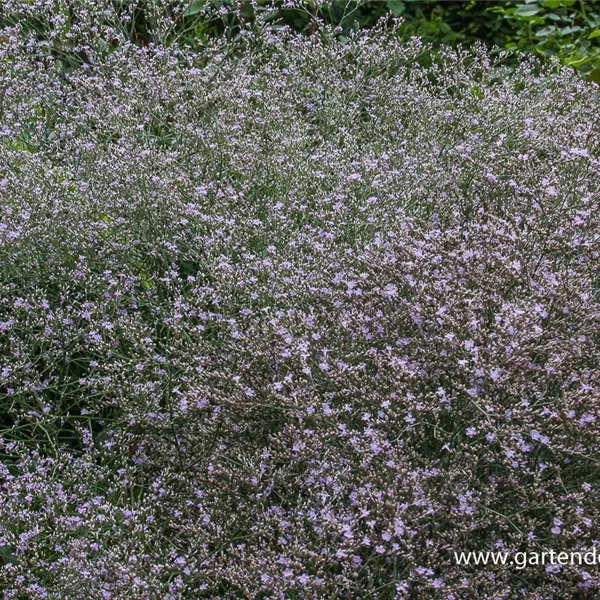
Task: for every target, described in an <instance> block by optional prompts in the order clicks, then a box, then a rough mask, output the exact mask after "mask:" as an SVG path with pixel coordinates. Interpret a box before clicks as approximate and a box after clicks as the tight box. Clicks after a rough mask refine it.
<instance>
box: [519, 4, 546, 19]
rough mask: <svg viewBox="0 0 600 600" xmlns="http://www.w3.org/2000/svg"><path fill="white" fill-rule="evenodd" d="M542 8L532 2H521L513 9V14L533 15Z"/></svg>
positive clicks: (527, 16)
mask: <svg viewBox="0 0 600 600" xmlns="http://www.w3.org/2000/svg"><path fill="white" fill-rule="evenodd" d="M541 10H542V7H541V6H537V5H534V4H521V5H520V6H518V7H517V10H515V15H519V16H520V17H525V18H529V17H533V16H535V15H537V14H538V13H539V12H540V11H541Z"/></svg>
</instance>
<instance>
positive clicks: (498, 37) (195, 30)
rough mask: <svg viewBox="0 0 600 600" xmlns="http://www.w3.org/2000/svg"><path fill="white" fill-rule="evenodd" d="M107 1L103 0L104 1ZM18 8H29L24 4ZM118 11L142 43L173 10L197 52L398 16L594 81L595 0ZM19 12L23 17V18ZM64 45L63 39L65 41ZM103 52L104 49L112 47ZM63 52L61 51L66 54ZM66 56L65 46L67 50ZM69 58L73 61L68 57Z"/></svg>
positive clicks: (212, 1) (207, 1)
mask: <svg viewBox="0 0 600 600" xmlns="http://www.w3.org/2000/svg"><path fill="white" fill-rule="evenodd" d="M107 1H109V0H107ZM22 2H23V5H22V6H23V7H26V6H32V4H33V3H32V2H31V0H22ZM55 2H56V3H57V5H60V7H59V8H60V10H59V12H62V13H63V14H64V15H65V16H66V17H67V24H66V25H65V30H68V27H69V23H70V22H74V21H76V20H77V18H78V15H77V9H75V8H74V6H76V5H77V0H55ZM110 2H111V3H112V6H113V8H114V9H115V10H116V13H117V14H118V15H119V14H122V15H124V16H125V15H126V19H124V20H123V23H126V24H127V26H126V27H127V31H128V34H129V35H130V38H131V39H132V40H133V41H135V42H136V43H138V44H141V45H146V44H149V43H152V42H154V41H158V40H159V39H160V41H164V38H165V36H164V32H156V31H154V30H153V17H152V15H153V14H156V9H157V6H158V5H160V7H161V8H160V10H166V11H167V12H170V13H171V17H172V19H173V23H174V25H175V26H174V27H173V28H172V29H171V31H169V32H168V36H167V37H168V40H170V41H175V40H177V41H178V42H184V43H185V44H188V45H190V46H194V47H201V46H203V45H204V44H206V43H207V42H208V41H209V39H210V38H212V37H222V36H226V37H231V38H235V37H236V36H237V35H238V34H239V31H240V28H241V27H243V26H245V25H246V26H247V25H249V24H251V23H252V22H254V21H255V20H257V19H261V20H263V21H265V22H266V24H267V26H268V27H270V28H272V29H277V28H281V27H284V26H289V27H291V28H292V29H293V30H295V31H298V32H302V33H305V34H308V35H310V34H313V33H315V31H317V30H318V28H319V27H320V26H321V25H320V24H321V23H327V24H331V25H333V26H335V27H338V28H339V30H338V36H339V37H340V38H341V39H342V40H343V39H344V38H345V37H347V36H348V35H350V34H351V32H352V31H353V30H355V29H358V28H369V27H373V26H374V25H375V24H376V23H377V22H379V21H380V20H381V19H383V20H384V21H387V22H389V23H390V24H391V23H392V22H393V20H394V19H395V18H400V19H401V20H402V24H401V26H400V28H399V34H400V35H402V36H407V37H410V36H415V35H416V36H420V37H421V38H422V39H423V40H424V41H426V42H428V43H431V44H433V45H434V47H435V46H436V45H439V44H452V45H457V44H470V43H474V42H477V41H480V42H483V43H485V44H486V45H488V46H490V47H497V48H499V49H503V50H517V51H521V52H525V53H530V54H533V55H536V56H538V57H541V58H542V59H548V58H549V57H556V58H557V59H558V60H559V62H560V64H562V65H566V66H569V67H573V68H575V69H577V70H579V71H580V72H581V73H582V74H583V75H584V76H585V77H586V78H588V79H590V80H593V81H596V82H600V0H588V1H584V0H514V1H507V0H503V1H497V0H492V1H475V0H470V1H439V0H255V1H254V2H251V1H250V0H186V1H184V0H110ZM24 14H25V13H24ZM15 17H16V18H17V19H19V24H20V25H21V26H23V25H25V27H26V28H29V29H33V30H34V32H35V34H36V35H38V36H39V37H44V36H45V34H46V33H47V26H48V21H47V20H45V19H43V18H36V17H35V15H32V14H31V12H29V13H27V17H26V18H22V15H21V17H20V16H19V15H17V14H14V13H13V14H12V15H9V14H7V13H6V12H3V9H2V1H1V0H0V26H2V25H9V24H11V20H12V23H13V24H14V19H15ZM63 40H64V36H63ZM103 44H104V47H103V48H102V50H103V51H107V52H110V50H111V42H110V40H107V42H106V43H104V42H103ZM64 50H65V48H64V47H63V48H61V52H64ZM67 53H68V49H67ZM70 60H71V61H73V60H75V62H77V58H76V57H73V56H71V59H70Z"/></svg>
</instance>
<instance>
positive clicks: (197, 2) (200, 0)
mask: <svg viewBox="0 0 600 600" xmlns="http://www.w3.org/2000/svg"><path fill="white" fill-rule="evenodd" d="M204 2H205V0H194V2H192V3H191V4H190V5H189V6H188V7H187V8H186V9H185V10H184V11H183V16H184V17H193V16H194V15H197V14H198V13H199V12H200V11H201V10H202V7H203V6H204Z"/></svg>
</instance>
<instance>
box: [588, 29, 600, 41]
mask: <svg viewBox="0 0 600 600" xmlns="http://www.w3.org/2000/svg"><path fill="white" fill-rule="evenodd" d="M597 37H600V29H595V30H594V31H592V33H590V35H588V40H593V39H594V38H597Z"/></svg>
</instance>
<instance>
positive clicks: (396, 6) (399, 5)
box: [386, 0, 406, 17]
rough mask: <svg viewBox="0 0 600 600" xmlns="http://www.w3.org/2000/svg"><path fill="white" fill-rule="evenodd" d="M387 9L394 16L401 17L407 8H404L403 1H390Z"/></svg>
mask: <svg viewBox="0 0 600 600" xmlns="http://www.w3.org/2000/svg"><path fill="white" fill-rule="evenodd" d="M386 4H387V7H388V8H389V9H390V10H391V11H392V13H393V15H394V16H396V17H399V16H400V15H402V14H404V11H405V10H406V7H405V6H404V2H402V0H388V1H387V3H386Z"/></svg>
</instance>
